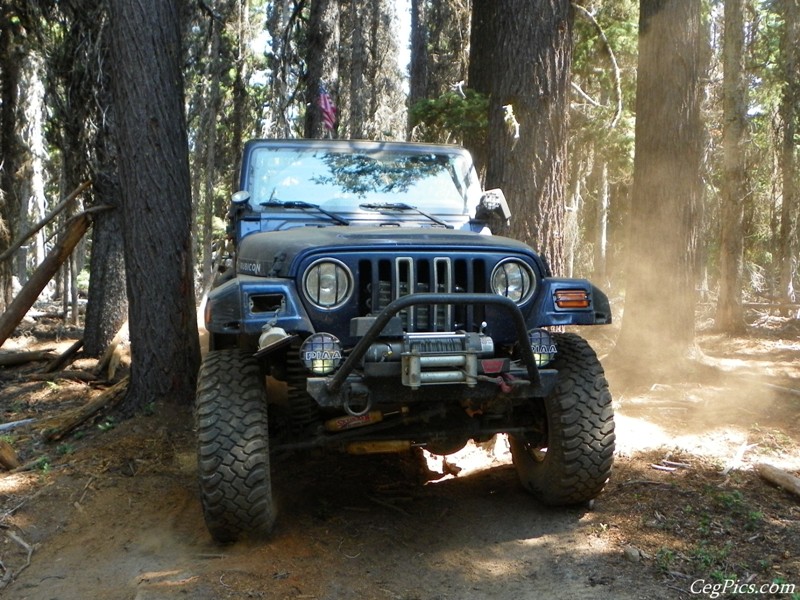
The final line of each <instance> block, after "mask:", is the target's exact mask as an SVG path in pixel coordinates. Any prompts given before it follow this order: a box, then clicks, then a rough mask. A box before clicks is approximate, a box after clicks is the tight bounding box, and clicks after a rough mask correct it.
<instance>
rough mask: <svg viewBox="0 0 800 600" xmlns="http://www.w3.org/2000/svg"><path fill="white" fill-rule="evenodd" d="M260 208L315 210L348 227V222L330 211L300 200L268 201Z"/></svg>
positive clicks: (262, 203)
mask: <svg viewBox="0 0 800 600" xmlns="http://www.w3.org/2000/svg"><path fill="white" fill-rule="evenodd" d="M260 206H266V207H268V208H278V207H280V208H299V209H300V210H315V211H317V212H318V213H321V214H323V215H325V216H326V217H328V218H329V219H330V220H331V221H334V222H336V223H339V225H350V221H348V220H347V219H343V218H342V217H340V216H339V215H337V214H335V213H332V212H330V211H327V210H325V209H324V208H320V207H319V205H317V204H311V202H303V201H302V200H289V201H288V202H279V201H277V200H268V201H267V202H261V203H260Z"/></svg>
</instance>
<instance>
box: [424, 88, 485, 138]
mask: <svg viewBox="0 0 800 600" xmlns="http://www.w3.org/2000/svg"><path fill="white" fill-rule="evenodd" d="M410 116H411V123H412V125H413V126H417V125H420V124H423V125H425V138H426V140H427V141H439V140H452V139H456V140H459V141H461V140H464V139H466V138H471V137H475V138H478V139H480V138H484V137H486V135H487V133H488V129H489V99H488V97H486V96H485V95H484V94H481V93H479V92H476V91H475V90H470V89H466V90H464V95H463V96H462V95H461V94H459V93H457V92H454V91H451V92H447V93H445V94H442V95H441V96H439V97H438V98H435V99H433V100H428V99H425V100H419V101H418V102H416V103H415V104H414V105H413V106H412V107H411V109H410Z"/></svg>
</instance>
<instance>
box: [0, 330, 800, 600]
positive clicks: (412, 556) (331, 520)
mask: <svg viewBox="0 0 800 600" xmlns="http://www.w3.org/2000/svg"><path fill="white" fill-rule="evenodd" d="M712 342H713V344H717V346H719V345H720V344H721V342H719V341H718V340H712ZM736 343H738V342H736ZM736 343H734V342H729V343H727V345H726V347H725V349H724V351H721V354H724V357H725V358H726V359H727V360H739V361H744V362H742V363H741V364H738V366H737V364H734V363H730V364H729V366H730V367H731V368H738V369H739V371H738V372H739V373H742V372H743V371H742V370H741V367H742V365H743V364H746V365H750V366H753V365H754V364H755V363H756V360H755V359H753V358H748V357H752V356H754V352H755V351H756V349H757V348H761V349H763V350H764V352H763V353H759V354H758V359H757V365H758V367H759V372H760V373H763V374H768V375H771V376H773V377H774V378H773V379H771V380H770V381H772V382H778V383H779V384H780V385H782V386H784V387H788V388H792V387H793V388H794V389H797V388H800V344H797V343H796V342H783V341H781V340H777V341H776V340H767V341H764V340H750V341H749V343H747V341H746V340H745V341H744V342H742V344H744V346H743V349H742V348H739V347H738V346H737V345H736ZM713 344H712V345H713ZM762 344H763V348H762ZM781 344H782V345H781ZM748 353H749V354H748ZM612 377H613V374H612ZM611 383H612V388H613V386H614V381H613V379H612V381H611ZM739 393H742V398H740V397H739V395H738V394H739ZM742 400H743V401H742ZM2 402H3V401H0V404H2ZM4 409H5V410H6V411H8V410H9V409H8V407H4ZM616 410H617V414H618V419H617V431H618V434H619V445H618V447H619V448H618V458H617V463H616V467H615V472H614V475H613V477H612V480H611V482H610V483H609V485H608V487H607V490H606V491H605V492H604V493H603V494H602V495H601V496H600V497H599V498H598V499H597V501H596V502H595V503H594V505H593V506H592V507H591V508H589V507H585V508H581V509H570V510H554V509H548V508H545V507H542V506H540V505H538V504H536V503H535V502H533V501H532V500H531V499H530V498H529V497H528V496H527V495H526V494H525V493H524V492H523V491H522V490H521V488H520V487H519V486H518V483H517V478H516V474H515V473H514V470H513V467H512V466H511V465H510V460H509V456H508V454H507V451H506V449H505V448H504V447H503V445H502V443H501V444H499V445H498V447H497V448H496V452H495V453H494V454H487V453H485V452H484V451H483V450H480V449H471V450H470V451H468V452H466V453H464V454H463V455H461V456H460V457H459V458H458V460H457V461H456V462H457V464H458V465H459V466H460V467H462V468H463V469H464V470H463V471H462V472H461V473H460V474H459V475H458V476H457V477H448V478H444V479H443V480H441V481H439V482H436V483H433V482H429V483H427V484H425V485H422V484H421V483H420V481H421V477H420V468H421V465H420V464H419V463H418V462H416V461H413V460H410V459H408V458H400V457H396V456H379V457H343V456H338V455H337V456H329V457H312V458H306V459H303V460H299V461H298V460H297V457H293V458H280V459H276V460H275V461H274V471H275V475H274V485H275V489H276V494H277V498H278V502H279V507H280V508H279V510H280V516H279V521H278V524H277V526H276V529H275V533H274V536H273V537H272V538H271V539H270V540H268V541H266V542H258V543H256V542H248V543H240V544H235V545H232V546H225V547H220V546H217V545H215V544H213V543H212V542H211V539H210V537H209V535H208V533H207V532H206V529H205V526H204V523H203V519H202V514H201V510H200V504H199V500H198V494H197V489H196V480H195V458H194V438H193V433H192V431H191V417H190V413H189V411H188V410H180V409H177V410H176V409H163V410H161V411H160V412H159V413H157V414H155V415H151V416H140V417H137V418H135V419H133V420H130V421H127V422H123V423H118V424H116V426H115V427H113V429H107V430H105V431H101V430H100V429H98V428H97V427H94V428H92V429H91V430H87V431H86V432H85V433H84V435H83V437H80V438H79V439H75V440H72V441H70V442H69V444H70V450H69V452H68V453H65V454H64V455H63V456H58V453H57V452H55V449H51V452H52V454H53V455H54V457H53V460H52V466H51V468H50V470H49V471H48V472H26V473H19V474H5V475H0V516H2V515H5V517H4V518H3V519H2V525H3V527H4V530H2V531H4V532H5V533H6V535H5V536H2V532H0V560H2V565H3V567H4V569H5V570H6V571H5V572H6V573H7V572H9V570H11V571H13V572H14V573H15V574H16V573H19V569H20V567H21V566H22V565H24V563H25V559H26V554H27V553H26V550H25V548H24V546H23V545H22V544H21V543H20V542H24V543H25V544H28V545H29V546H30V547H32V548H33V552H32V555H31V559H32V560H31V564H30V566H28V567H27V568H25V569H24V570H23V571H22V572H21V573H19V574H18V576H16V579H15V581H14V582H13V583H11V585H9V586H8V587H6V588H5V589H4V590H2V591H0V594H1V595H2V597H3V598H8V599H9V600H21V599H25V598H27V599H36V600H49V599H58V600H73V599H74V600H84V599H86V598H103V599H109V600H114V599H120V600H123V599H136V600H172V599H178V598H191V599H197V600H211V599H227V598H270V599H272V598H276V599H277V598H280V599H283V598H287V599H288V598H307V599H312V598H313V599H318V600H328V599H330V600H333V599H341V598H354V599H355V598H359V599H361V598H375V599H383V598H386V599H391V600H394V599H402V600H440V599H441V600H445V599H479V598H480V599H483V598H564V599H575V600H580V599H584V598H586V599H593V600H598V599H599V600H602V599H606V598H607V599H622V600H625V599H644V600H657V599H660V598H664V599H674V598H696V597H698V596H697V595H693V594H691V593H690V586H691V584H692V582H693V581H694V580H695V579H697V578H700V577H708V578H709V581H712V577H713V573H714V569H717V570H719V571H720V573H719V574H718V575H717V576H718V577H724V576H725V575H726V574H728V575H730V576H732V577H735V578H737V579H738V578H747V577H751V581H754V582H766V583H770V582H772V581H775V580H778V579H780V580H781V581H788V582H790V583H794V584H797V588H798V589H797V592H798V593H800V505H798V503H797V500H796V499H794V498H793V497H792V496H790V495H789V494H787V493H786V492H783V491H781V490H777V489H775V488H772V487H770V486H767V485H765V484H764V483H763V482H761V481H760V480H758V478H757V477H756V476H755V475H754V474H753V473H752V469H751V467H752V464H754V463H755V462H758V461H761V460H769V461H770V462H773V463H774V464H777V465H779V466H782V468H786V469H787V470H790V471H792V472H795V473H797V472H798V470H800V436H798V433H797V432H798V430H800V427H798V425H800V422H799V419H800V417H799V416H800V399H798V398H797V397H796V396H793V395H792V394H787V393H784V392H781V391H779V390H777V389H773V388H768V387H766V386H764V385H763V384H761V383H753V384H752V387H751V388H747V387H746V386H744V384H743V383H742V380H740V379H738V378H734V377H733V376H730V377H722V378H719V379H718V380H717V381H714V382H710V383H706V384H704V385H700V384H698V383H691V382H687V383H682V384H675V385H662V386H656V387H654V388H648V389H644V390H634V391H623V392H621V393H618V396H617V397H616ZM642 434H644V435H642ZM751 444H758V445H757V446H752V447H751V446H750V445H751ZM742 448H745V450H744V451H743V452H742ZM65 452H66V451H65ZM737 452H741V456H739V457H738V459H737V460H734V459H736V457H737ZM667 457H669V458H672V459H676V462H682V463H685V464H688V465H690V466H689V467H688V468H682V469H678V470H677V471H672V472H669V471H661V470H657V469H653V468H652V467H651V465H652V464H655V463H657V462H658V461H659V460H661V459H662V458H667ZM728 463H731V464H732V469H731V470H730V471H729V473H728V474H727V475H726V476H723V475H722V474H721V471H722V468H724V467H725V466H726V465H727V464H728ZM734 463H735V464H734ZM726 499H728V500H726ZM730 499H732V500H730ZM737 499H738V500H737ZM728 501H730V502H734V504H735V503H736V502H740V503H743V505H744V508H743V509H742V512H741V513H739V512H737V511H738V510H739V508H738V505H729V504H726V502H728ZM691 507H695V512H694V513H693V514H691V515H690V514H689V513H688V512H687V511H689V510H690V509H691ZM678 510H681V511H684V512H683V513H679V512H671V511H678ZM703 511H706V513H707V514H703V515H702V518H699V517H698V520H697V523H698V525H697V526H695V527H692V526H691V523H693V522H694V521H692V519H693V518H694V516H695V515H699V514H700V513H701V512H703ZM755 513H758V514H759V515H760V516H759V517H758V519H755V517H752V514H755ZM731 515H739V517H740V519H741V520H742V521H741V524H742V527H738V525H737V524H736V523H735V522H733V521H729V519H730V518H731ZM748 515H751V516H749V517H748ZM739 517H737V518H739ZM748 518H749V519H750V520H751V521H753V523H754V524H755V525H754V526H755V529H747V528H746V527H744V525H747V524H748V523H749V521H748V523H744V521H747V519H748ZM682 519H683V521H682ZM706 520H708V521H709V522H710V525H709V526H708V528H706V529H704V528H703V526H702V523H704V522H706ZM653 523H655V524H653ZM716 524H719V526H720V527H719V528H718V527H717V526H716ZM720 528H721V529H720ZM745 529H747V530H746V531H745ZM740 530H741V531H740ZM720 531H724V533H719V532H720ZM9 534H13V536H15V537H16V538H17V540H19V541H16V540H15V539H14V538H13V537H11V536H10V535H9ZM748 539H749V540H751V541H750V542H749V546H748V544H746V543H744V541H746V540H748ZM745 547H746V548H748V552H749V553H750V554H748V555H743V556H740V555H739V554H738V553H739V552H740V551H741V548H745ZM718 548H719V549H723V548H728V553H727V554H726V555H725V556H724V557H723V558H719V557H717V555H714V556H715V557H717V558H718V560H717V562H714V563H713V564H712V563H710V562H709V563H708V564H706V563H705V562H703V561H702V560H701V558H702V557H701V556H700V554H699V552H700V551H701V550H705V551H706V552H707V553H709V554H710V553H711V549H715V550H716V549H718ZM709 560H710V559H709ZM762 563H763V564H762ZM706 566H707V570H706V571H704V570H703V569H706ZM726 569H727V570H726ZM0 575H2V574H1V573H0ZM699 597H707V596H702V595H701V596H699ZM759 597H776V598H777V597H780V598H792V596H791V595H786V594H784V595H781V594H778V595H775V596H769V595H766V596H763V595H762V596H759Z"/></svg>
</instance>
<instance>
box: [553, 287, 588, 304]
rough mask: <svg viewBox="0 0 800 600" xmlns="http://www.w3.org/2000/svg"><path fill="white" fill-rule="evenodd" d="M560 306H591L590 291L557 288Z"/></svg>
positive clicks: (556, 295)
mask: <svg viewBox="0 0 800 600" xmlns="http://www.w3.org/2000/svg"><path fill="white" fill-rule="evenodd" d="M555 301H556V306H557V307H558V308H589V305H590V301H589V293H588V292H587V291H586V290H556V292H555Z"/></svg>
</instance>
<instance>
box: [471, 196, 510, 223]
mask: <svg viewBox="0 0 800 600" xmlns="http://www.w3.org/2000/svg"><path fill="white" fill-rule="evenodd" d="M475 220H476V221H481V222H483V223H486V224H487V225H488V226H489V229H491V230H492V231H493V232H494V231H496V230H498V229H501V228H503V227H508V226H509V224H510V223H511V209H509V208H508V202H506V197H505V195H504V194H503V190H501V189H499V188H497V189H493V190H486V191H485V192H484V193H483V196H481V200H480V202H479V203H478V208H477V210H476V211H475Z"/></svg>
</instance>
